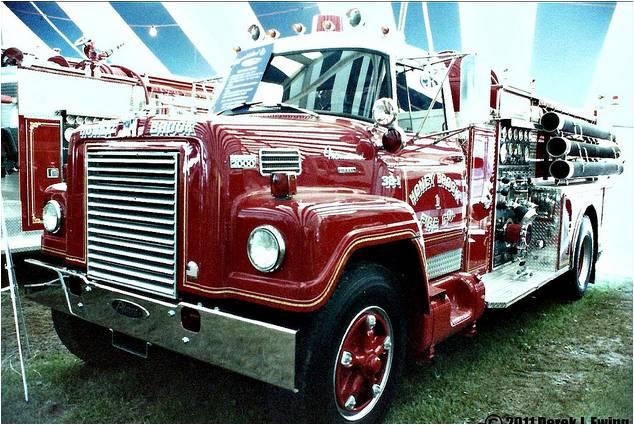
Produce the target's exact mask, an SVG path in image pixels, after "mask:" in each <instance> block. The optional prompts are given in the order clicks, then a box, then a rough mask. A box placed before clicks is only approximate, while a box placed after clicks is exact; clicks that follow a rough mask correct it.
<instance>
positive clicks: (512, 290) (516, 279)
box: [482, 263, 568, 308]
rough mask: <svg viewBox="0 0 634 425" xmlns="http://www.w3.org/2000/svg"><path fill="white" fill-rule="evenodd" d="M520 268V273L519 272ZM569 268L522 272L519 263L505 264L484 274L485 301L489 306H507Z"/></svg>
mask: <svg viewBox="0 0 634 425" xmlns="http://www.w3.org/2000/svg"><path fill="white" fill-rule="evenodd" d="M518 270H519V271H520V273H518ZM566 271H568V269H567V268H565V267H564V268H563V269H561V270H559V271H556V272H553V271H543V270H535V271H533V270H530V268H529V269H526V270H524V271H523V272H522V270H520V268H519V266H518V264H517V263H509V264H505V265H503V266H501V267H499V268H498V269H496V270H494V271H492V272H491V273H487V274H485V275H484V276H482V283H483V284H484V301H485V302H486V306H487V307H488V308H506V307H508V306H510V305H512V304H514V303H516V302H517V301H519V300H521V299H522V298H524V297H526V296H528V295H530V294H531V293H533V292H535V291H536V290H538V289H539V288H541V287H542V286H544V285H545V284H547V283H548V282H550V281H552V280H553V279H555V278H556V277H558V276H561V275H562V274H564V273H565V272H566Z"/></svg>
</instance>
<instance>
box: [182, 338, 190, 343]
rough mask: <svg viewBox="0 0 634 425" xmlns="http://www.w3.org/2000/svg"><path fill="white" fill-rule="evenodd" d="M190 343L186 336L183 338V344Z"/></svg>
mask: <svg viewBox="0 0 634 425" xmlns="http://www.w3.org/2000/svg"><path fill="white" fill-rule="evenodd" d="M188 342H189V338H187V337H186V336H184V337H183V344H187V343H188Z"/></svg>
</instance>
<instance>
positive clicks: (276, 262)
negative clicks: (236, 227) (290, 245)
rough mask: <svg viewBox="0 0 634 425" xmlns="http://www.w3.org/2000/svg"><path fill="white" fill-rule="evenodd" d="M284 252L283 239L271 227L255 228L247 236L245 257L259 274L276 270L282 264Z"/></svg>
mask: <svg viewBox="0 0 634 425" xmlns="http://www.w3.org/2000/svg"><path fill="white" fill-rule="evenodd" d="M285 252H286V246H285V245H284V238H283V237H282V234H281V233H280V232H279V231H278V230H277V229H276V228H275V227H273V226H268V225H267V226H259V227H256V228H255V229H253V231H252V232H251V235H249V240H248V241H247V255H248V256H249V261H251V264H252V265H253V267H255V268H256V269H258V270H259V271H261V272H265V273H268V272H272V271H274V270H276V269H277V268H278V267H279V266H280V264H282V260H284V253H285Z"/></svg>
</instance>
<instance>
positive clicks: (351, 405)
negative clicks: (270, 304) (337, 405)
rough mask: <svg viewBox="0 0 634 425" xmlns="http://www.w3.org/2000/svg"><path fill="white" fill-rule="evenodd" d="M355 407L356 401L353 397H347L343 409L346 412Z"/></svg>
mask: <svg viewBox="0 0 634 425" xmlns="http://www.w3.org/2000/svg"><path fill="white" fill-rule="evenodd" d="M356 406H357V399H356V398H354V396H353V395H351V396H350V397H348V400H346V404H345V405H344V407H345V408H346V409H348V410H352V409H354V408H355V407H356Z"/></svg>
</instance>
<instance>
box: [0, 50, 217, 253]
mask: <svg viewBox="0 0 634 425" xmlns="http://www.w3.org/2000/svg"><path fill="white" fill-rule="evenodd" d="M84 50H85V51H86V56H87V58H86V59H85V60H75V61H73V60H70V59H67V58H64V57H62V56H53V57H50V58H48V59H46V60H40V59H38V58H36V57H34V56H33V55H30V54H25V53H23V52H21V51H20V50H18V49H16V48H8V49H3V51H2V68H1V74H0V75H1V77H2V196H3V200H4V214H5V219H6V222H7V229H8V235H9V246H10V247H11V249H12V252H27V251H36V250H39V248H40V239H41V236H42V205H44V190H45V189H46V188H47V187H48V186H49V185H51V184H54V183H59V182H63V181H64V180H65V175H64V165H65V164H66V160H67V152H68V143H69V140H70V134H71V132H72V131H73V130H74V129H75V128H76V127H77V126H79V125H81V124H84V123H92V122H99V121H102V120H104V119H109V118H115V117H121V116H124V115H126V114H130V113H132V112H135V111H140V110H144V109H156V108H159V107H161V108H164V109H165V110H167V109H169V110H171V111H172V113H173V112H174V111H177V110H180V111H183V112H192V111H193V112H196V113H203V112H206V111H207V109H208V108H209V105H210V102H211V100H210V99H211V96H212V93H213V87H214V85H215V84H216V81H204V82H195V81H188V80H184V79H175V78H174V77H170V78H162V77H155V76H149V75H144V74H141V75H140V74H137V73H136V72H134V71H133V70H131V69H128V68H126V67H123V66H119V65H116V64H106V63H105V62H103V59H104V58H105V56H103V55H101V56H99V55H98V54H97V53H95V49H94V45H93V44H92V42H88V43H87V44H86V46H85V49H84ZM90 58H92V59H90Z"/></svg>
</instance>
